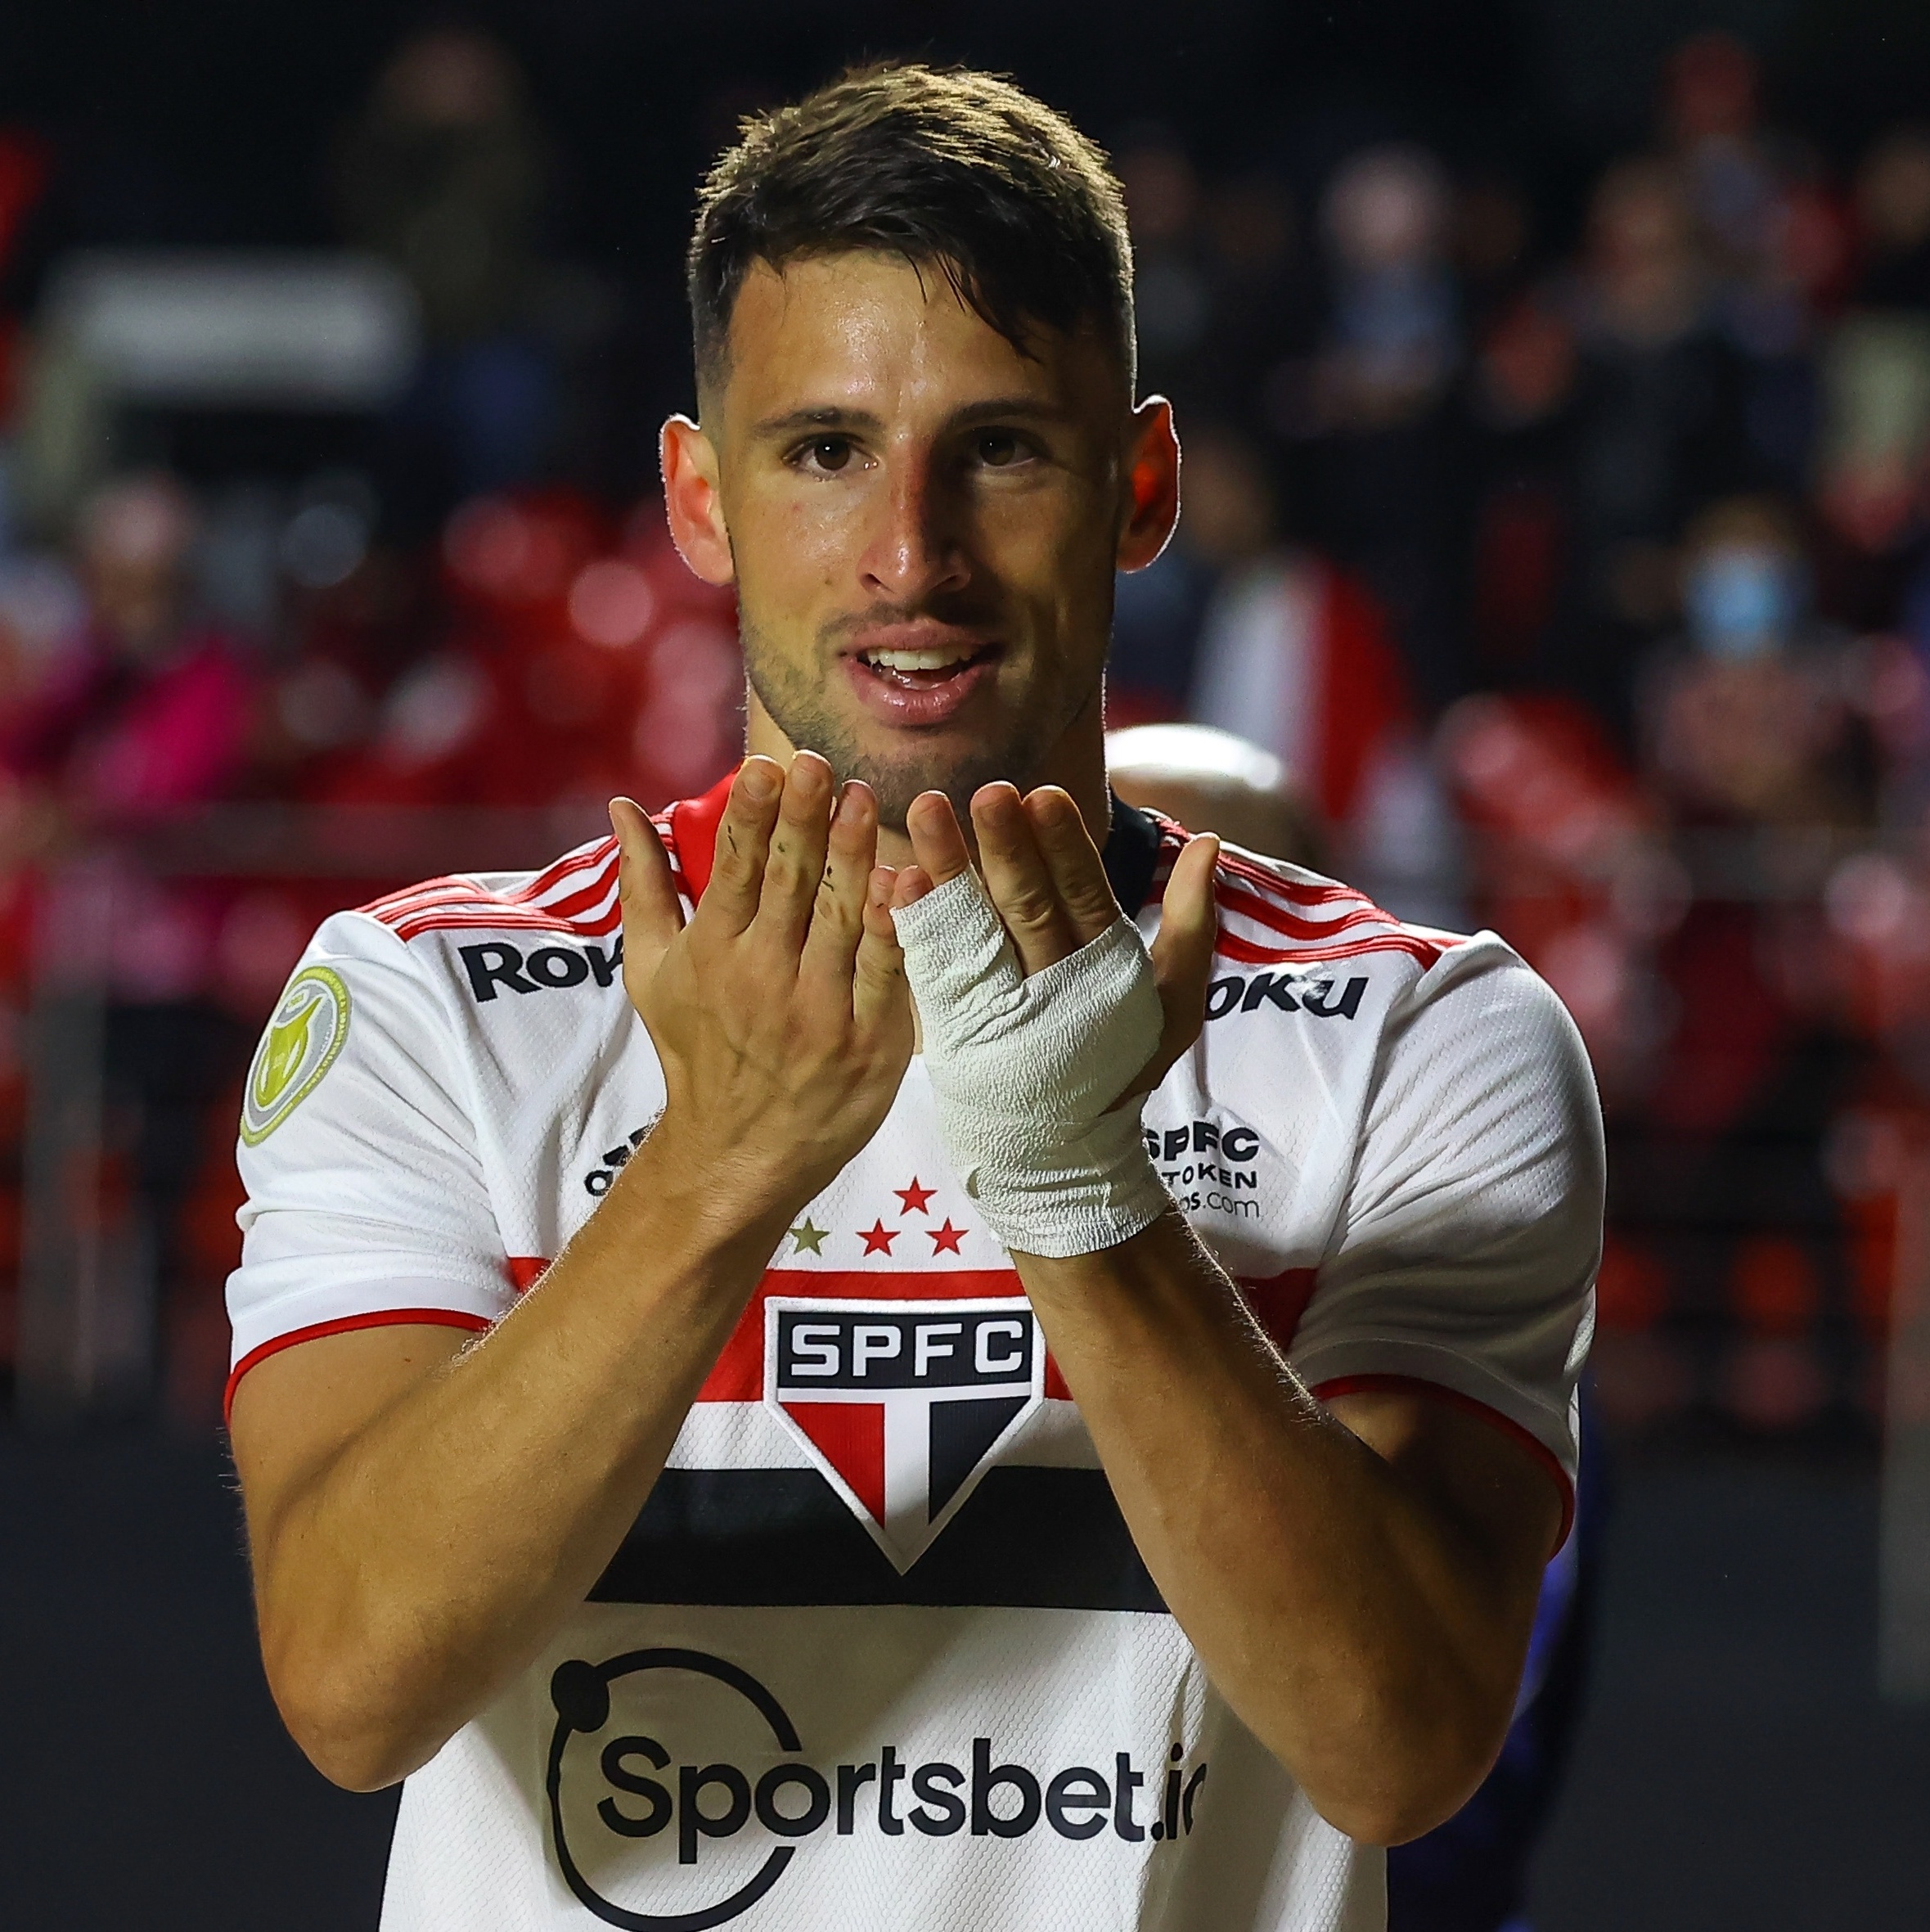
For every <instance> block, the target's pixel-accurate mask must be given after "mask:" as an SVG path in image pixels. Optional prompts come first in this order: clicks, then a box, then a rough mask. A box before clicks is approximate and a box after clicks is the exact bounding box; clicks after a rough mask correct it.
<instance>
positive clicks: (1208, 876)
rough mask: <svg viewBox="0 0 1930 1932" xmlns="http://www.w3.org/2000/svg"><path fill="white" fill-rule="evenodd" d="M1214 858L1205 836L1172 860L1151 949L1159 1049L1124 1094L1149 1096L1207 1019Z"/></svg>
mask: <svg viewBox="0 0 1930 1932" xmlns="http://www.w3.org/2000/svg"><path fill="white" fill-rule="evenodd" d="M1219 858H1220V841H1219V840H1217V838H1215V837H1214V836H1213V835H1212V833H1210V832H1208V833H1206V834H1203V835H1202V836H1200V837H1199V838H1196V839H1191V840H1188V841H1187V844H1186V848H1185V850H1184V851H1183V852H1181V854H1180V856H1179V857H1178V858H1177V859H1176V860H1175V861H1174V862H1173V868H1172V876H1171V877H1170V878H1169V879H1168V880H1167V882H1166V897H1165V898H1164V899H1163V901H1162V903H1161V905H1160V908H1159V931H1158V935H1157V936H1156V937H1155V938H1154V941H1153V946H1152V953H1153V977H1154V980H1157V981H1158V986H1159V1004H1160V1006H1161V1007H1162V1008H1163V1011H1164V1013H1165V1016H1166V1017H1165V1024H1164V1025H1163V1027H1162V1028H1161V1029H1160V1034H1159V1051H1158V1052H1157V1053H1155V1054H1154V1056H1153V1057H1152V1059H1151V1060H1150V1061H1148V1062H1147V1063H1146V1065H1145V1069H1144V1070H1142V1071H1141V1073H1140V1077H1139V1078H1138V1079H1136V1081H1134V1082H1133V1083H1132V1085H1131V1088H1129V1089H1128V1090H1127V1091H1128V1092H1131V1093H1148V1092H1151V1091H1152V1089H1153V1088H1155V1087H1157V1086H1158V1084H1159V1083H1160V1082H1161V1081H1162V1080H1163V1079H1165V1078H1166V1074H1167V1069H1168V1068H1170V1067H1171V1066H1172V1064H1173V1062H1174V1061H1176V1060H1177V1059H1178V1058H1179V1057H1180V1056H1181V1054H1182V1053H1184V1052H1185V1051H1186V1050H1187V1049H1188V1048H1189V1047H1190V1046H1191V1045H1192V1044H1193V1043H1194V1041H1195V1040H1196V1039H1198V1038H1199V1029H1200V1027H1201V1025H1203V1023H1204V1021H1205V1018H1206V983H1207V981H1208V979H1209V978H1211V976H1212V969H1213V945H1214V942H1215V941H1216V940H1217V939H1218V937H1219V932H1220V919H1219V912H1218V908H1217V907H1216V906H1215V905H1214V903H1213V867H1215V866H1216V865H1217V863H1218V862H1219Z"/></svg>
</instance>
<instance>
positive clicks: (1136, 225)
mask: <svg viewBox="0 0 1930 1932" xmlns="http://www.w3.org/2000/svg"><path fill="white" fill-rule="evenodd" d="M1114 165H1115V166H1116V168H1117V169H1118V175H1119V182H1120V185H1121V186H1122V187H1123V188H1124V189H1125V191H1126V208H1127V219H1128V220H1129V221H1130V222H1131V227H1132V250H1133V304H1134V313H1135V320H1136V324H1137V327H1138V331H1139V362H1140V388H1141V389H1142V390H1144V391H1145V392H1146V393H1148V394H1171V393H1172V392H1174V391H1178V392H1179V393H1180V394H1182V395H1183V394H1185V390H1186V388H1187V383H1186V377H1187V376H1188V374H1189V372H1190V371H1191V369H1192V367H1193V366H1194V358H1196V357H1197V356H1198V355H1199V354H1200V352H1201V350H1202V349H1204V348H1206V347H1207V345H1208V334H1207V331H1208V323H1209V322H1210V321H1211V319H1212V315H1211V310H1212V291H1211V289H1210V287H1209V286H1208V279H1207V272H1206V264H1205V262H1204V259H1203V255H1204V236H1203V234H1202V232H1201V229H1200V214H1201V195H1200V185H1199V173H1198V171H1197V170H1196V169H1194V165H1193V162H1192V160H1191V158H1190V156H1189V155H1188V154H1187V153H1186V151H1185V148H1184V146H1181V143H1180V142H1179V141H1178V140H1177V139H1176V137H1174V136H1172V134H1170V133H1167V132H1166V131H1165V130H1164V129H1163V128H1145V129H1141V130H1139V131H1137V132H1136V133H1132V134H1130V135H1128V137H1127V139H1126V140H1125V141H1124V142H1122V143H1121V145H1120V146H1119V149H1118V153H1117V155H1115V156H1114Z"/></svg>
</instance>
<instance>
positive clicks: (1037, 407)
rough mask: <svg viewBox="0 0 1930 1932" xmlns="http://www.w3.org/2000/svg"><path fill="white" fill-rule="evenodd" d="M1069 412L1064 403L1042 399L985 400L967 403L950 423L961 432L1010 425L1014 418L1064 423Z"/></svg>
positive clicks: (1067, 418)
mask: <svg viewBox="0 0 1930 1932" xmlns="http://www.w3.org/2000/svg"><path fill="white" fill-rule="evenodd" d="M1072 413H1073V412H1072V411H1071V410H1069V409H1068V408H1065V406H1064V404H1063V403H1051V402H1048V401H1047V400H1046V398H1045V397H1043V396H1023V395H1020V396H988V397H987V398H986V399H985V400H984V401H983V403H966V404H965V406H964V407H963V408H960V409H956V410H954V411H953V412H952V416H951V418H950V422H951V425H952V427H954V428H963V427H964V426H966V425H968V424H970V423H975V422H995V421H1006V422H1010V421H1013V420H1014V418H1019V419H1024V420H1029V421H1032V422H1067V421H1070V420H1071V418H1072Z"/></svg>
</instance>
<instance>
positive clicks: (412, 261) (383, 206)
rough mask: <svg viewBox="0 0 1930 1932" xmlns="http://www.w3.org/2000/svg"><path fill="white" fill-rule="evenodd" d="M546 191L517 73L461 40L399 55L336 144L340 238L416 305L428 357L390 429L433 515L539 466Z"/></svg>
mask: <svg viewBox="0 0 1930 1932" xmlns="http://www.w3.org/2000/svg"><path fill="white" fill-rule="evenodd" d="M549 178H550V162H549V158H548V150H547V146H546V145H545V143H544V142H543V140H542V136H541V134H540V133H539V132H538V129H537V128H536V126H535V124H534V123H533V120H532V119H531V118H530V115H529V110H528V108H527V106H525V103H524V98H523V87H522V79H521V76H520V74H519V73H518V71H517V69H516V65H515V61H513V60H512V59H511V56H510V55H509V53H508V52H506V50H505V49H504V48H503V47H502V46H501V45H500V43H497V41H495V40H494V39H493V38H490V37H489V36H488V34H484V33H481V32H479V31H477V30H475V29H469V28H457V27H445V28H437V29H433V30H431V31H430V32H427V33H424V34H417V35H416V37H414V38H412V39H410V40H408V41H406V42H405V43H403V46H402V47H400V48H399V49H398V51H397V52H396V53H395V54H394V56H392V58H391V59H390V61H389V64H388V65H387V66H386V67H385V69H384V70H383V71H382V73H381V74H380V77H379V79H377V81H376V86H375V89H374V92H373V93H372V95H371V98H370V101H369V103H368V106H367V109H366V110H364V112H363V114H362V117H361V119H359V120H358V121H357V122H356V123H355V124H353V126H352V127H350V128H349V129H348V130H347V131H346V133H344V136H343V137H342V139H341V142H340V148H339V151H338V153H337V156H336V162H335V201H336V206H337V211H338V214H339V218H340V226H341V230H342V233H343V236H344V239H345V240H347V241H350V242H352V243H353V244H354V245H357V246H358V247H362V248H367V249H369V250H372V251H373V252H375V253H376V254H381V255H385V256H387V257H388V258H389V259H390V260H392V261H394V263H396V264H397V265H398V267H399V268H401V269H402V270H403V272H404V273H405V274H406V275H407V277H409V280H410V281H411V282H412V284H413V286H414V287H415V289H416V294H417V295H418V297H419V298H420V299H421V304H422V313H423V320H424V323H425V328H426V331H427V334H428V338H429V344H430V347H429V352H428V354H427V357H426V358H425V363H424V367H423V371H422V374H421V379H420V381H419V382H418V384H417V385H416V390H415V393H414V394H413V395H412V397H411V399H409V401H408V402H407V403H405V404H404V405H403V409H402V412H401V415H400V420H399V428H400V430H401V431H402V433H403V437H404V439H405V442H406V443H407V444H408V445H409V446H410V448H409V454H410V456H411V457H412V458H413V464H414V468H415V470H416V472H417V473H416V475H415V476H414V478H413V480H414V483H415V486H416V489H418V490H419V491H425V492H427V498H426V499H425V500H426V502H428V503H430V504H431V505H433V506H434V507H436V508H437V509H439V508H440V507H441V506H442V505H443V504H444V503H446V502H448V501H449V500H452V498H455V497H458V496H466V495H469V494H470V493H475V492H478V491H486V490H496V489H505V488H507V487H510V486H511V485H514V484H522V483H526V482H528V481H529V480H531V478H532V477H533V475H535V474H536V472H537V471H538V468H539V466H541V463H542V459H543V457H544V455H545V453H546V449H547V442H548V439H549V438H550V435H551V431H552V430H553V427H554V423H555V415H556V407H557V398H556V386H557V381H558V372H557V368H556V358H555V354H554V352H553V351H552V350H551V348H550V347H549V346H548V345H547V344H546V343H545V342H544V341H543V340H542V339H541V337H540V336H539V335H538V331H536V329H535V328H534V327H533V317H532V313H531V305H532V298H533V281H534V277H535V273H536V267H537V259H538V258H537V249H538V233H539V228H540V223H541V218H542V212H543V208H544V204H545V201H546V198H547V189H548V182H549Z"/></svg>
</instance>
